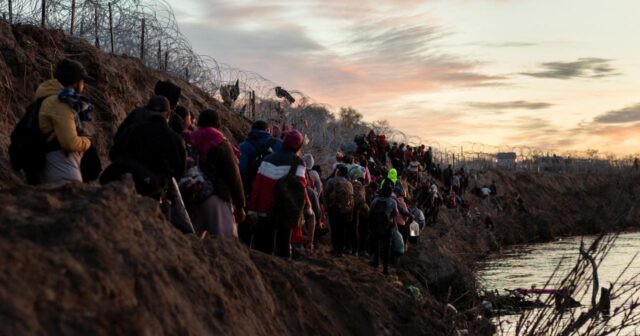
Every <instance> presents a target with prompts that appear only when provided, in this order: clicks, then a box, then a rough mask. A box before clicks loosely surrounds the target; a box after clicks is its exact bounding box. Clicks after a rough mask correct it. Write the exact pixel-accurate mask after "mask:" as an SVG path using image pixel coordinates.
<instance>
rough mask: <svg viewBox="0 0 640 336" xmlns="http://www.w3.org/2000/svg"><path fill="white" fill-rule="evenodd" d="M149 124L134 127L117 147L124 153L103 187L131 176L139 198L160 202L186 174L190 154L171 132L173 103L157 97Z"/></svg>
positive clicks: (109, 169) (149, 105) (105, 176)
mask: <svg viewBox="0 0 640 336" xmlns="http://www.w3.org/2000/svg"><path fill="white" fill-rule="evenodd" d="M146 110H147V114H148V117H147V120H146V121H143V122H140V123H138V124H135V125H133V126H132V127H131V128H129V129H127V130H126V131H125V133H123V134H122V136H121V137H119V138H118V139H116V140H117V142H116V143H115V144H114V146H118V147H119V148H120V149H121V152H119V155H118V157H117V159H116V160H114V161H113V163H112V164H111V165H110V166H109V167H107V169H105V171H104V173H103V174H102V176H101V177H100V182H101V183H102V184H105V183H108V182H111V181H114V180H118V179H120V177H121V176H122V175H124V174H127V173H129V174H131V175H132V176H133V179H134V182H135V184H136V190H137V191H138V193H139V194H141V195H144V196H149V197H152V198H156V199H158V200H160V199H161V198H162V197H163V196H164V192H165V190H166V188H167V185H168V183H169V181H170V180H171V178H172V177H173V178H175V179H176V180H179V179H180V178H182V176H183V175H184V173H185V168H186V151H185V144H184V141H183V139H182V138H181V137H180V136H179V135H178V134H176V133H175V132H174V131H173V130H172V129H171V128H169V125H168V120H169V115H170V112H171V108H170V105H169V101H168V100H167V99H166V98H165V97H162V96H153V97H151V99H150V100H149V102H148V103H147V106H146Z"/></svg>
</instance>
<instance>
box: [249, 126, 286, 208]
mask: <svg viewBox="0 0 640 336" xmlns="http://www.w3.org/2000/svg"><path fill="white" fill-rule="evenodd" d="M238 148H239V149H240V175H242V183H243V184H244V191H245V194H246V195H247V196H248V195H249V194H250V193H251V187H252V185H253V180H254V179H255V178H256V175H257V174H258V168H260V164H262V161H263V160H264V158H265V157H267V155H269V154H271V153H275V152H278V151H280V150H281V149H282V140H280V139H276V138H274V137H273V136H271V133H269V124H267V123H266V122H264V121H262V120H258V121H256V122H254V123H253V124H252V125H251V131H249V134H248V135H247V139H246V140H245V141H244V142H243V143H241V144H240V146H238Z"/></svg>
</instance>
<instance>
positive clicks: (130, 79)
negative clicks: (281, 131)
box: [0, 20, 250, 187]
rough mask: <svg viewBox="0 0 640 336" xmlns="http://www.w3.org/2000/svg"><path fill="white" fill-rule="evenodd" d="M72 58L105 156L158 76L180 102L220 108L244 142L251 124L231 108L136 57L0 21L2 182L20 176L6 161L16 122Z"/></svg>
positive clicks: (228, 129) (227, 128)
mask: <svg viewBox="0 0 640 336" xmlns="http://www.w3.org/2000/svg"><path fill="white" fill-rule="evenodd" d="M65 57H69V58H72V59H75V60H78V61H80V62H82V64H84V66H85V67H86V69H87V71H88V73H89V76H90V77H91V78H92V79H91V80H89V81H88V82H87V86H86V88H85V94H86V95H87V96H88V97H90V98H91V99H92V100H93V102H94V104H95V112H94V115H93V119H94V121H93V122H92V123H90V124H92V128H94V129H95V131H94V136H93V139H94V144H95V145H96V147H97V149H98V151H99V152H100V153H101V154H102V156H103V158H104V159H105V160H106V153H107V152H108V150H109V148H110V146H111V141H112V138H113V134H114V133H115V130H116V129H117V127H118V125H119V124H120V122H121V121H122V120H123V119H124V117H125V116H126V115H127V113H128V112H130V111H131V110H133V109H134V108H135V107H137V106H141V105H144V104H145V103H146V102H147V100H148V99H149V98H150V97H151V95H153V88H154V86H155V83H156V82H157V81H158V80H167V79H171V81H173V82H174V83H176V84H177V85H179V86H180V87H181V89H182V98H181V99H180V101H179V103H180V104H181V105H183V106H185V107H187V109H189V110H190V111H193V112H195V113H197V112H198V111H201V110H202V109H204V108H209V107H214V108H216V109H217V110H219V111H221V116H222V124H223V128H222V130H223V132H224V133H225V134H226V135H227V137H228V138H229V139H231V140H232V141H235V142H237V141H240V140H241V139H242V138H243V137H244V136H245V134H246V132H247V131H248V129H249V126H250V125H249V123H248V121H247V120H246V119H243V118H241V117H240V116H238V115H237V114H234V113H231V112H230V111H228V110H227V109H226V108H225V107H224V106H223V105H222V104H220V103H219V102H218V101H217V100H214V99H211V98H210V97H209V96H207V95H206V94H205V92H202V91H201V90H200V89H198V88H197V87H195V86H193V85H190V84H189V83H186V82H184V81H183V80H180V79H175V78H171V77H169V76H168V75H167V74H165V73H162V72H159V71H155V70H151V69H148V68H145V67H144V66H143V65H142V64H141V62H140V61H139V60H138V59H136V58H132V57H126V56H119V55H110V54H106V53H104V52H101V51H100V50H98V49H96V48H94V47H93V46H92V45H91V44H89V43H88V42H86V41H84V40H79V39H75V38H72V37H69V36H67V35H65V34H64V33H63V32H62V31H57V30H46V29H40V28H38V27H34V26H28V25H14V26H11V25H9V24H8V23H7V22H5V21H2V20H0V148H3V150H2V151H0V187H1V186H3V185H7V181H11V182H16V177H15V176H14V175H13V174H12V172H11V170H10V169H9V167H8V166H7V162H8V160H7V152H6V148H7V146H8V145H9V136H10V135H11V131H12V130H13V127H14V126H15V124H16V123H17V122H18V120H19V118H20V117H21V116H22V115H23V113H24V110H25V108H26V106H27V105H28V104H29V103H30V102H31V101H33V95H34V93H35V91H36V88H37V87H38V85H39V84H40V83H42V82H43V81H45V80H47V79H50V78H52V76H53V72H54V71H55V64H56V63H57V62H58V61H59V60H61V59H62V58H65Z"/></svg>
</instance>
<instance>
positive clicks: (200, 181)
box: [178, 144, 215, 205]
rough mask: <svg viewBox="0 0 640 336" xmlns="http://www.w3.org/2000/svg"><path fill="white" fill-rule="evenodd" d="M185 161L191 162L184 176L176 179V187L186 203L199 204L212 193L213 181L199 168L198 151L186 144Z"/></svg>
mask: <svg viewBox="0 0 640 336" xmlns="http://www.w3.org/2000/svg"><path fill="white" fill-rule="evenodd" d="M186 152H187V158H188V159H187V161H188V162H189V164H192V166H191V167H189V168H188V169H187V171H186V172H185V174H184V176H183V177H181V178H180V181H178V188H179V190H180V194H181V195H182V198H183V200H184V202H185V203H186V204H187V205H193V204H199V203H202V202H204V201H206V200H207V199H208V198H209V197H210V196H211V195H213V193H214V191H215V190H214V187H213V182H212V181H211V179H210V178H209V177H208V176H207V175H205V174H204V172H203V171H202V169H201V168H200V153H198V151H197V150H196V149H195V148H193V146H192V145H190V144H187V146H186Z"/></svg>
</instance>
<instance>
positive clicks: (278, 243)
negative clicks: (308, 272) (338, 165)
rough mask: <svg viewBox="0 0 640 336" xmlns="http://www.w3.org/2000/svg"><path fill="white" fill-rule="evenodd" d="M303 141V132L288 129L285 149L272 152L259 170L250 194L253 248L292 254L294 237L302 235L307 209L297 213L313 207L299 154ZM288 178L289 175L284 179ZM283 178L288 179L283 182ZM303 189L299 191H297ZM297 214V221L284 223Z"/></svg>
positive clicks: (278, 254)
mask: <svg viewBox="0 0 640 336" xmlns="http://www.w3.org/2000/svg"><path fill="white" fill-rule="evenodd" d="M303 142H304V137H303V135H302V134H301V133H300V132H298V131H297V130H293V131H290V132H288V133H287V135H286V136H285V138H284V140H283V143H282V150H281V151H278V152H276V153H273V154H270V155H268V156H267V157H265V158H264V160H263V161H262V164H261V165H260V168H259V169H258V174H257V176H256V178H255V180H254V181H253V186H252V190H251V195H250V197H249V207H248V209H249V216H250V221H251V222H253V223H255V227H254V230H253V232H254V236H253V248H255V249H256V250H259V251H262V252H264V253H267V254H273V253H274V252H275V255H277V256H280V257H283V258H289V257H290V256H291V250H290V249H291V239H292V234H293V235H294V237H296V238H298V237H302V230H301V228H300V226H299V223H301V222H302V220H303V218H304V215H308V213H306V214H305V213H304V212H303V211H300V213H298V212H297V211H298V210H302V209H297V206H299V205H302V207H303V208H304V209H307V211H309V210H310V209H311V202H310V201H309V198H308V196H307V193H306V189H305V187H306V185H307V181H306V177H305V176H306V167H305V166H304V163H303V162H302V159H301V158H300V157H299V156H298V155H299V153H300V149H301V148H302V145H303ZM289 174H291V175H294V176H295V178H296V179H295V181H297V183H296V185H292V184H291V183H292V179H289V178H288V175H289ZM285 178H286V179H285ZM282 181H288V182H289V183H287V185H284V186H283V183H280V182H282ZM279 187H281V188H288V189H290V190H291V192H283V193H282V194H276V189H279ZM298 191H300V193H298ZM282 203H288V204H294V205H296V208H295V209H293V208H292V209H281V208H278V209H274V206H275V205H276V204H282ZM278 211H290V212H295V213H293V214H292V213H279V212H278ZM292 215H295V216H297V218H294V219H293V221H294V222H295V223H283V221H282V219H283V218H287V219H290V218H292V217H294V216H292Z"/></svg>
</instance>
